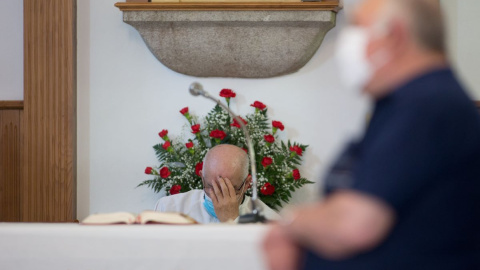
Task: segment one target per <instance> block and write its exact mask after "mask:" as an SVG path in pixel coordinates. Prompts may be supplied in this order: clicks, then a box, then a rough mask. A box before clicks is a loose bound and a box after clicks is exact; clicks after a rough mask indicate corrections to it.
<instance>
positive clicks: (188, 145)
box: [185, 142, 193, 149]
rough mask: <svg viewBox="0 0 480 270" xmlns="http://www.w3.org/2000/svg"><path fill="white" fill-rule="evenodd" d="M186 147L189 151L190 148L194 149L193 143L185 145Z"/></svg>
mask: <svg viewBox="0 0 480 270" xmlns="http://www.w3.org/2000/svg"><path fill="white" fill-rule="evenodd" d="M185 146H186V147H187V148H188V149H190V148H192V147H193V142H187V143H186V144H185Z"/></svg>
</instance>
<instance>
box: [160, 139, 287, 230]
mask: <svg viewBox="0 0 480 270" xmlns="http://www.w3.org/2000/svg"><path fill="white" fill-rule="evenodd" d="M248 164H249V160H248V156H247V154H246V153H245V151H244V150H243V149H242V148H240V147H237V146H235V145H229V144H221V145H217V146H215V147H213V148H212V149H210V150H209V151H208V152H207V154H206V155H205V158H204V161H203V170H202V171H200V174H201V175H202V181H203V186H204V188H203V190H191V191H189V192H186V193H180V194H176V195H172V196H168V197H163V198H161V199H160V200H158V202H157V204H156V206H155V211H160V212H177V213H183V214H187V215H189V216H190V217H192V218H193V219H195V220H196V221H198V222H200V223H218V222H227V221H237V220H238V217H239V215H244V214H248V213H250V212H251V209H252V208H251V207H252V201H251V199H250V197H248V196H246V195H245V192H246V191H247V189H248V188H249V186H250V183H251V182H252V177H251V176H249V175H248V167H249V166H248ZM257 204H258V205H259V206H260V209H262V210H261V211H262V214H263V215H264V216H265V217H266V218H267V219H278V218H279V216H278V214H277V213H276V212H275V211H274V210H272V209H270V208H269V207H268V206H267V205H266V204H264V203H263V202H261V201H260V200H258V201H257Z"/></svg>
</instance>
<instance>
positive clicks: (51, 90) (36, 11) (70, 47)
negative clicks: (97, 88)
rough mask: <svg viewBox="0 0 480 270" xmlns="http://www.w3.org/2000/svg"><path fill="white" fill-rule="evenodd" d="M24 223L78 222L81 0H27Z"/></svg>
mask: <svg viewBox="0 0 480 270" xmlns="http://www.w3.org/2000/svg"><path fill="white" fill-rule="evenodd" d="M23 5H24V112H23V125H22V130H23V139H22V142H23V144H22V155H21V156H22V160H21V164H22V180H21V186H20V187H21V196H22V198H21V216H22V221H36V222H70V221H74V220H75V219H76V169H75V168H76V0H24V4H23Z"/></svg>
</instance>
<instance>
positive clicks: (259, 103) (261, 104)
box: [250, 101, 267, 110]
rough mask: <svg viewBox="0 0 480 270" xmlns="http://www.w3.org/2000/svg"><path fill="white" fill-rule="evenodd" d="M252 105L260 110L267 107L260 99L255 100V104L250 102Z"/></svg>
mask: <svg viewBox="0 0 480 270" xmlns="http://www.w3.org/2000/svg"><path fill="white" fill-rule="evenodd" d="M250 106H252V107H255V108H257V109H259V110H263V109H265V108H266V107H267V106H266V105H265V104H263V103H262V102H260V101H255V102H253V104H250Z"/></svg>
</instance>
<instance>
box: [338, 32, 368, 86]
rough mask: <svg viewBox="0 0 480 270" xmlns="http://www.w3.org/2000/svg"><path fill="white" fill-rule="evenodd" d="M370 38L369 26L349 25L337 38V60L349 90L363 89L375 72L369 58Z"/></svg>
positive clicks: (343, 80) (342, 78) (344, 82)
mask: <svg viewBox="0 0 480 270" xmlns="http://www.w3.org/2000/svg"><path fill="white" fill-rule="evenodd" d="M368 39H369V31H368V29H367V28H363V27H358V26H347V27H345V28H344V29H343V30H342V32H341V33H340V36H339V38H338V40H337V46H336V50H335V60H336V62H337V64H338V68H339V76H340V79H341V82H342V83H343V84H344V85H345V87H347V89H349V90H354V91H358V92H360V91H361V90H363V88H364V87H365V85H366V84H367V83H368V81H369V80H370V79H371V77H372V75H373V73H374V68H373V66H372V65H371V64H370V63H369V61H368V59H367V45H368Z"/></svg>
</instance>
